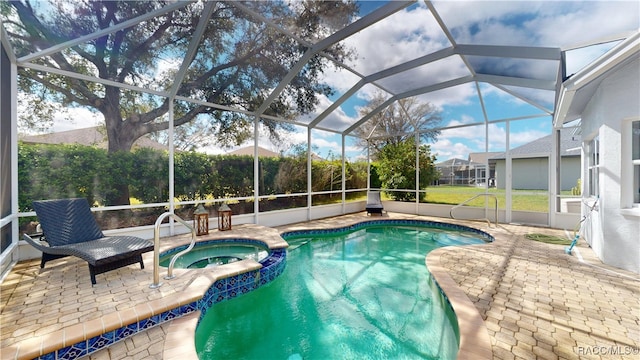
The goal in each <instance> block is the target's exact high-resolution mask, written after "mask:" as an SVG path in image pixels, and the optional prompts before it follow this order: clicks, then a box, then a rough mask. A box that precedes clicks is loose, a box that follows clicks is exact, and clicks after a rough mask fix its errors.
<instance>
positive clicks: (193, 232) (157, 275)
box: [149, 212, 196, 289]
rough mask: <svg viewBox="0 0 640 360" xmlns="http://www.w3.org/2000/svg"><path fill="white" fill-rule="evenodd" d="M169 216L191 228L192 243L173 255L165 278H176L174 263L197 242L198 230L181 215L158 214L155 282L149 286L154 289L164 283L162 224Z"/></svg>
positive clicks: (154, 241) (155, 228)
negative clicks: (162, 271)
mask: <svg viewBox="0 0 640 360" xmlns="http://www.w3.org/2000/svg"><path fill="white" fill-rule="evenodd" d="M167 217H171V218H173V219H174V220H177V221H178V222H179V223H181V224H182V225H184V226H185V227H187V229H189V230H191V243H190V244H189V246H188V247H187V248H186V249H184V250H182V251H180V252H179V253H177V254H175V255H173V257H171V261H170V262H169V267H168V268H167V276H165V277H164V278H165V280H171V279H173V278H174V276H173V265H174V264H175V262H176V260H177V259H178V258H179V257H180V256H182V255H184V254H186V253H188V252H189V251H191V249H193V246H194V245H195V244H196V230H195V229H194V227H193V226H191V224H189V223H188V222H186V221H184V220H182V219H181V218H180V217H179V216H177V215H176V214H174V213H172V212H166V213H164V214H162V215H160V216H158V219H157V220H156V224H155V227H154V231H153V284H151V285H149V287H150V288H152V289H157V288H159V287H160V286H162V283H161V282H160V224H162V221H164V219H166V218H167Z"/></svg>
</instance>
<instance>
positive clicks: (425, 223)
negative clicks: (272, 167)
mask: <svg viewBox="0 0 640 360" xmlns="http://www.w3.org/2000/svg"><path fill="white" fill-rule="evenodd" d="M387 225H400V226H402V225H404V226H417V227H424V228H432V229H433V228H435V229H443V230H461V231H468V232H472V233H475V234H477V235H479V237H480V238H481V239H482V240H484V241H486V242H493V241H494V237H493V236H492V235H491V234H488V233H486V232H484V231H482V230H479V229H476V228H472V227H469V226H464V225H457V224H449V223H443V222H438V221H429V220H412V219H385V220H368V221H362V222H359V223H356V224H353V225H348V226H344V227H339V228H332V229H314V230H295V231H287V232H284V233H282V234H280V236H282V238H283V239H285V240H287V239H289V238H295V237H299V236H300V237H302V236H309V235H323V234H333V233H341V232H351V231H355V230H360V229H363V228H367V227H373V226H387Z"/></svg>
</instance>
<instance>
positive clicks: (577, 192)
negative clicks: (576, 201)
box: [571, 179, 582, 195]
mask: <svg viewBox="0 0 640 360" xmlns="http://www.w3.org/2000/svg"><path fill="white" fill-rule="evenodd" d="M571 195H582V179H578V181H576V186H574V187H572V188H571Z"/></svg>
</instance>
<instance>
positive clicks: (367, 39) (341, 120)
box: [1, 0, 640, 135]
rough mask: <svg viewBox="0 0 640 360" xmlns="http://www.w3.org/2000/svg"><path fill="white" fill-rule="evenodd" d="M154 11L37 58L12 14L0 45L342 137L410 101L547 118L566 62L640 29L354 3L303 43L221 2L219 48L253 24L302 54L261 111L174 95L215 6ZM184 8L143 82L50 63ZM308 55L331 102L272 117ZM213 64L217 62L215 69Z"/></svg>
mask: <svg viewBox="0 0 640 360" xmlns="http://www.w3.org/2000/svg"><path fill="white" fill-rule="evenodd" d="M75 1H76V0H68V1H66V0H62V1H60V4H61V5H60V6H59V7H58V8H56V7H54V6H53V5H51V4H49V3H48V2H46V1H36V2H32V3H31V4H32V5H33V6H34V7H36V6H37V10H38V11H37V14H38V16H40V18H38V19H34V21H47V20H48V19H49V17H50V12H55V11H63V9H68V8H72V7H73V4H74V2H75ZM152 3H153V4H155V5H154V6H152V7H149V9H148V11H147V12H146V13H140V14H131V17H130V18H128V19H122V21H120V22H117V23H111V24H110V25H109V26H106V27H104V28H103V29H100V30H97V31H90V32H86V33H82V32H79V33H77V35H76V37H74V38H63V37H60V38H59V42H57V43H43V44H39V46H38V47H37V50H36V51H34V50H33V48H29V47H25V46H24V44H23V39H21V38H20V37H17V36H9V34H19V33H20V31H19V27H20V26H29V24H22V23H20V21H19V20H17V19H16V17H15V14H14V15H11V14H9V15H6V16H3V18H2V24H1V25H2V40H3V43H4V44H5V46H7V47H10V49H11V50H12V52H13V54H12V56H14V60H15V62H16V63H17V64H18V66H20V67H24V68H29V69H32V70H34V71H39V72H49V73H55V74H60V75H64V76H68V77H71V78H76V79H79V80H87V81H95V82H96V83H98V84H103V85H113V86H118V87H122V88H125V89H128V90H136V91H141V92H145V93H148V94H151V95H154V96H161V97H168V98H170V99H175V100H177V101H185V102H193V103H197V104H205V105H207V106H211V107H214V108H219V109H221V110H225V111H226V110H229V111H238V112H240V113H243V114H247V115H249V116H257V117H262V118H269V119H275V120H282V121H286V122H289V123H293V124H296V125H300V126H302V127H309V128H314V129H320V130H326V131H330V132H334V133H338V134H344V135H350V134H353V132H354V130H355V129H357V128H358V127H359V126H360V125H362V124H363V123H365V122H367V121H372V120H375V115H376V114H378V113H381V112H383V111H384V110H385V109H386V108H387V107H388V106H389V105H391V104H397V102H398V101H399V100H402V99H412V98H415V99H418V100H419V101H425V102H430V103H432V104H434V105H435V106H437V107H439V108H443V107H445V106H460V107H465V106H468V105H469V103H470V102H474V103H476V104H479V110H478V112H477V114H478V115H477V118H474V119H472V120H469V123H486V122H493V121H502V120H508V119H526V118H532V119H535V118H541V117H544V118H547V119H548V118H549V117H550V116H553V114H554V113H555V111H556V106H557V101H558V99H557V98H558V96H557V91H558V90H559V89H560V85H561V83H562V82H563V81H564V80H566V79H567V78H568V77H569V76H570V75H571V73H569V72H575V71H578V70H579V69H580V67H578V68H577V70H576V69H567V66H566V65H567V63H568V61H567V60H568V58H572V59H577V60H581V59H583V58H590V59H591V60H593V59H595V58H597V57H599V56H600V55H601V54H602V53H605V52H606V51H608V50H609V49H610V48H612V47H613V46H615V45H616V44H618V43H619V42H621V41H623V40H625V39H627V38H629V37H630V36H633V35H634V34H637V33H638V28H639V26H638V24H639V21H640V20H639V17H638V3H637V2H631V1H630V2H606V1H602V2H597V1H596V2H566V1H546V2H521V1H513V2H505V1H497V2H490V1H418V2H416V1H389V2H385V1H380V2H375V1H366V2H357V4H358V5H359V12H358V15H357V16H356V17H354V18H351V19H350V20H349V21H347V22H346V23H345V22H341V21H342V20H341V19H332V18H331V15H326V18H325V19H323V24H330V25H332V26H333V28H331V29H330V28H329V27H328V26H327V27H325V28H323V29H321V30H319V31H318V32H316V33H314V34H315V37H314V36H312V35H309V34H307V36H306V37H303V36H301V35H300V34H301V33H303V32H301V31H299V30H300V29H297V28H293V27H292V23H291V22H284V21H281V20H280V18H278V17H277V14H271V13H268V12H264V9H265V8H264V7H263V6H262V5H263V3H261V2H242V1H233V2H228V3H224V6H226V7H230V8H233V11H234V12H233V14H234V16H235V17H236V18H238V17H241V18H242V21H239V22H237V23H235V24H234V25H231V26H236V28H234V29H232V30H231V31H229V32H228V33H226V35H225V36H227V37H228V38H226V39H225V40H226V41H227V42H226V43H227V44H233V42H234V40H237V39H236V38H234V37H237V38H238V39H239V38H241V33H242V31H244V30H246V29H248V28H249V27H255V28H260V29H261V31H265V32H266V31H267V30H268V31H277V32H279V33H281V34H284V35H286V36H287V37H288V38H289V39H290V41H293V42H295V43H297V44H298V45H299V46H300V47H302V48H304V49H305V50H304V53H303V54H302V55H301V56H299V57H298V58H297V60H296V61H293V62H291V63H290V64H289V71H288V73H286V74H283V75H282V76H281V78H280V80H279V81H278V82H277V84H275V86H272V87H270V88H264V89H260V91H261V92H262V93H263V94H264V98H263V101H262V102H261V103H258V104H252V105H251V106H249V105H247V104H243V105H237V106H233V105H228V104H221V103H210V102H208V100H207V98H206V97H204V95H203V94H199V93H198V92H197V91H195V90H194V91H191V92H189V93H188V96H186V95H184V94H187V93H184V92H183V91H184V88H181V86H182V83H184V82H185V81H186V80H187V79H188V78H189V76H198V75H203V74H204V72H206V71H207V70H210V69H207V68H202V69H200V70H198V69H196V65H198V64H199V65H201V64H206V62H204V61H203V59H202V56H203V54H202V53H201V52H200V51H201V48H202V44H204V43H206V42H207V41H209V40H210V39H209V38H207V36H206V35H205V34H207V33H208V30H209V28H208V27H209V26H210V25H211V23H212V21H213V20H212V19H213V18H214V17H215V16H216V14H217V12H218V11H219V10H220V7H221V5H220V4H217V3H214V2H207V1H205V2H202V1H177V2H173V1H170V2H162V3H161V2H152ZM47 4H49V5H47ZM293 4H295V2H294V3H293ZM290 6H291V7H292V8H295V5H290ZM185 11H199V12H201V16H200V18H199V20H198V22H196V23H193V24H191V25H190V26H193V27H194V29H192V31H190V32H189V33H190V34H193V35H192V37H191V38H188V39H185V40H184V46H183V47H182V48H181V49H182V50H183V51H182V52H180V53H178V52H177V49H179V48H178V47H176V48H173V49H172V50H171V51H166V52H164V53H163V52H162V51H159V52H157V53H156V54H155V55H156V56H158V58H157V61H154V62H152V64H153V66H150V67H149V68H147V69H145V71H144V76H142V77H139V78H135V79H134V78H122V79H118V78H104V77H100V69H91V68H89V69H88V70H87V69H86V68H84V69H79V68H76V67H74V66H72V65H69V66H68V67H63V66H60V65H57V64H58V63H56V61H54V60H55V58H56V57H58V56H61V55H64V56H66V57H68V58H70V59H73V58H74V56H75V57H77V56H84V55H85V53H91V52H95V51H97V50H96V46H95V44H96V43H97V40H98V39H100V38H102V37H104V36H105V35H108V34H114V33H116V32H118V31H120V30H123V29H128V28H135V27H140V26H148V25H149V24H152V23H153V21H154V19H158V18H161V17H166V16H168V15H170V14H178V13H181V12H185ZM70 13H72V12H70ZM16 23H17V24H18V25H16ZM336 25H338V26H337V27H336ZM586 29H588V31H587V30H586ZM593 45H595V47H594V46H593ZM337 47H343V48H345V49H349V50H352V51H353V54H354V56H353V57H352V58H345V59H344V60H342V61H337V60H336V59H335V58H334V57H333V56H332V51H333V50H335V49H336V48H337ZM134 53H135V52H131V54H134ZM260 55H261V56H262V58H269V57H270V58H272V59H274V61H275V59H277V58H278V54H260ZM232 56H234V55H233V54H232V53H231V52H222V53H221V54H220V57H221V58H222V59H230V58H231V57H232ZM316 56H320V57H322V58H323V59H324V60H327V61H329V62H330V63H331V64H333V67H331V68H327V69H325V71H324V73H323V75H322V80H321V81H322V84H323V85H326V86H329V87H331V88H332V89H334V91H335V94H334V95H333V96H320V97H319V102H318V104H317V105H316V106H315V107H314V108H313V109H312V111H311V112H309V113H308V114H307V115H304V116H297V117H295V118H285V117H281V116H279V115H277V114H276V115H273V114H270V113H269V107H270V106H271V104H272V102H273V101H275V100H276V99H278V98H279V97H281V96H282V94H284V93H285V92H286V90H287V89H288V88H290V87H294V86H296V84H295V78H296V76H298V75H299V74H300V73H302V72H304V71H307V70H308V69H309V66H310V63H309V62H310V61H313V60H314V59H316ZM131 60H132V61H135V59H131ZM218 60H220V59H218ZM209 65H210V66H211V67H213V66H215V65H216V64H215V61H213V62H210V63H209ZM583 65H584V64H583ZM80 70H82V71H83V72H81V71H80ZM198 71H201V73H197V72H198ZM166 74H171V75H172V76H171V78H170V79H171V81H167V78H166V76H164V75H166ZM221 74H222V75H220V76H223V75H224V76H229V75H230V73H229V72H226V73H221ZM238 81H239V80H238ZM374 94H381V95H382V96H383V98H384V99H385V100H384V102H382V103H381V104H380V105H379V106H377V107H375V108H374V109H370V111H369V112H366V113H360V112H358V109H360V110H361V109H362V106H363V105H365V104H366V102H367V101H368V100H369V99H371V98H372V97H373V95H374ZM201 95H202V96H201ZM496 98H498V99H501V100H502V101H503V102H505V103H506V102H518V103H520V104H522V105H523V106H525V107H527V109H528V110H527V111H526V112H522V113H519V114H517V115H513V114H504V113H502V112H501V109H500V105H499V103H498V104H496V102H494V101H488V100H487V99H496ZM569 113H571V111H569ZM445 115H446V114H445ZM458 125H459V124H458ZM410 130H412V131H416V130H417V131H424V130H427V129H421V128H418V129H415V128H414V129H410Z"/></svg>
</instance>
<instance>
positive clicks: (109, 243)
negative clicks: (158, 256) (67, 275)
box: [62, 236, 153, 266]
mask: <svg viewBox="0 0 640 360" xmlns="http://www.w3.org/2000/svg"><path fill="white" fill-rule="evenodd" d="M62 248H64V249H66V250H68V252H69V253H70V254H71V255H74V256H77V257H79V258H81V259H83V260H85V261H86V262H88V263H89V264H91V265H94V266H99V265H102V264H105V263H109V262H113V261H117V260H119V259H124V258H129V257H131V256H134V255H137V254H142V253H144V252H147V251H151V250H153V242H152V241H150V240H146V239H141V238H139V237H136V236H108V237H104V238H101V239H98V240H93V241H87V242H83V243H77V244H69V245H65V246H63V247H62Z"/></svg>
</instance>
